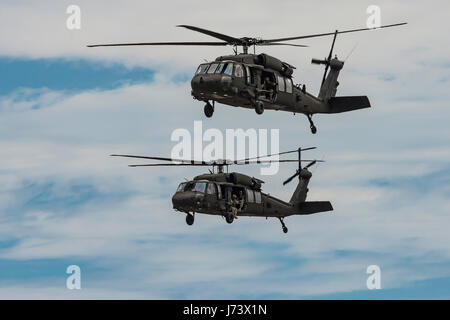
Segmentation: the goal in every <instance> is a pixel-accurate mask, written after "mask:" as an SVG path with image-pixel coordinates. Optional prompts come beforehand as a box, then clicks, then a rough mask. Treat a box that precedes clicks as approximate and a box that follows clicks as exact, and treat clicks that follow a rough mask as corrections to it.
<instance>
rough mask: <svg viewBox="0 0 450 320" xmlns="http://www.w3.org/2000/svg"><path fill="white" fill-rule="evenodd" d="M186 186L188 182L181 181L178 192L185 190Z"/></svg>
mask: <svg viewBox="0 0 450 320" xmlns="http://www.w3.org/2000/svg"><path fill="white" fill-rule="evenodd" d="M185 187H186V182H183V183H180V185H179V186H178V189H177V192H183V191H184V188H185Z"/></svg>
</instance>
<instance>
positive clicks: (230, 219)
mask: <svg viewBox="0 0 450 320" xmlns="http://www.w3.org/2000/svg"><path fill="white" fill-rule="evenodd" d="M225 220H226V221H227V222H228V223H233V220H234V217H233V214H232V213H231V212H228V213H227V214H226V215H225Z"/></svg>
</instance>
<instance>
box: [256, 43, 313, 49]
mask: <svg viewBox="0 0 450 320" xmlns="http://www.w3.org/2000/svg"><path fill="white" fill-rule="evenodd" d="M256 45H257V46H291V47H301V48H308V47H309V46H306V45H303V44H293V43H278V42H269V43H257V44H256Z"/></svg>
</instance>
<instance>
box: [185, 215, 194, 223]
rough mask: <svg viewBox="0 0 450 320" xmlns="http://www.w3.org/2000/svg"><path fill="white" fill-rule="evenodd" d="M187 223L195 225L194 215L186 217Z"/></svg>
mask: <svg viewBox="0 0 450 320" xmlns="http://www.w3.org/2000/svg"><path fill="white" fill-rule="evenodd" d="M186 223H187V224H188V225H189V226H192V225H193V224H194V216H193V215H192V214H190V213H188V214H187V215H186Z"/></svg>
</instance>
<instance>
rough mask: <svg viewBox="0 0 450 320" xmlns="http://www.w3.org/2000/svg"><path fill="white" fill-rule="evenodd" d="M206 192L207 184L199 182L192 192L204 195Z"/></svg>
mask: <svg viewBox="0 0 450 320" xmlns="http://www.w3.org/2000/svg"><path fill="white" fill-rule="evenodd" d="M205 190H206V182H197V183H196V184H195V185H194V186H193V188H192V191H196V192H202V193H205Z"/></svg>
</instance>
